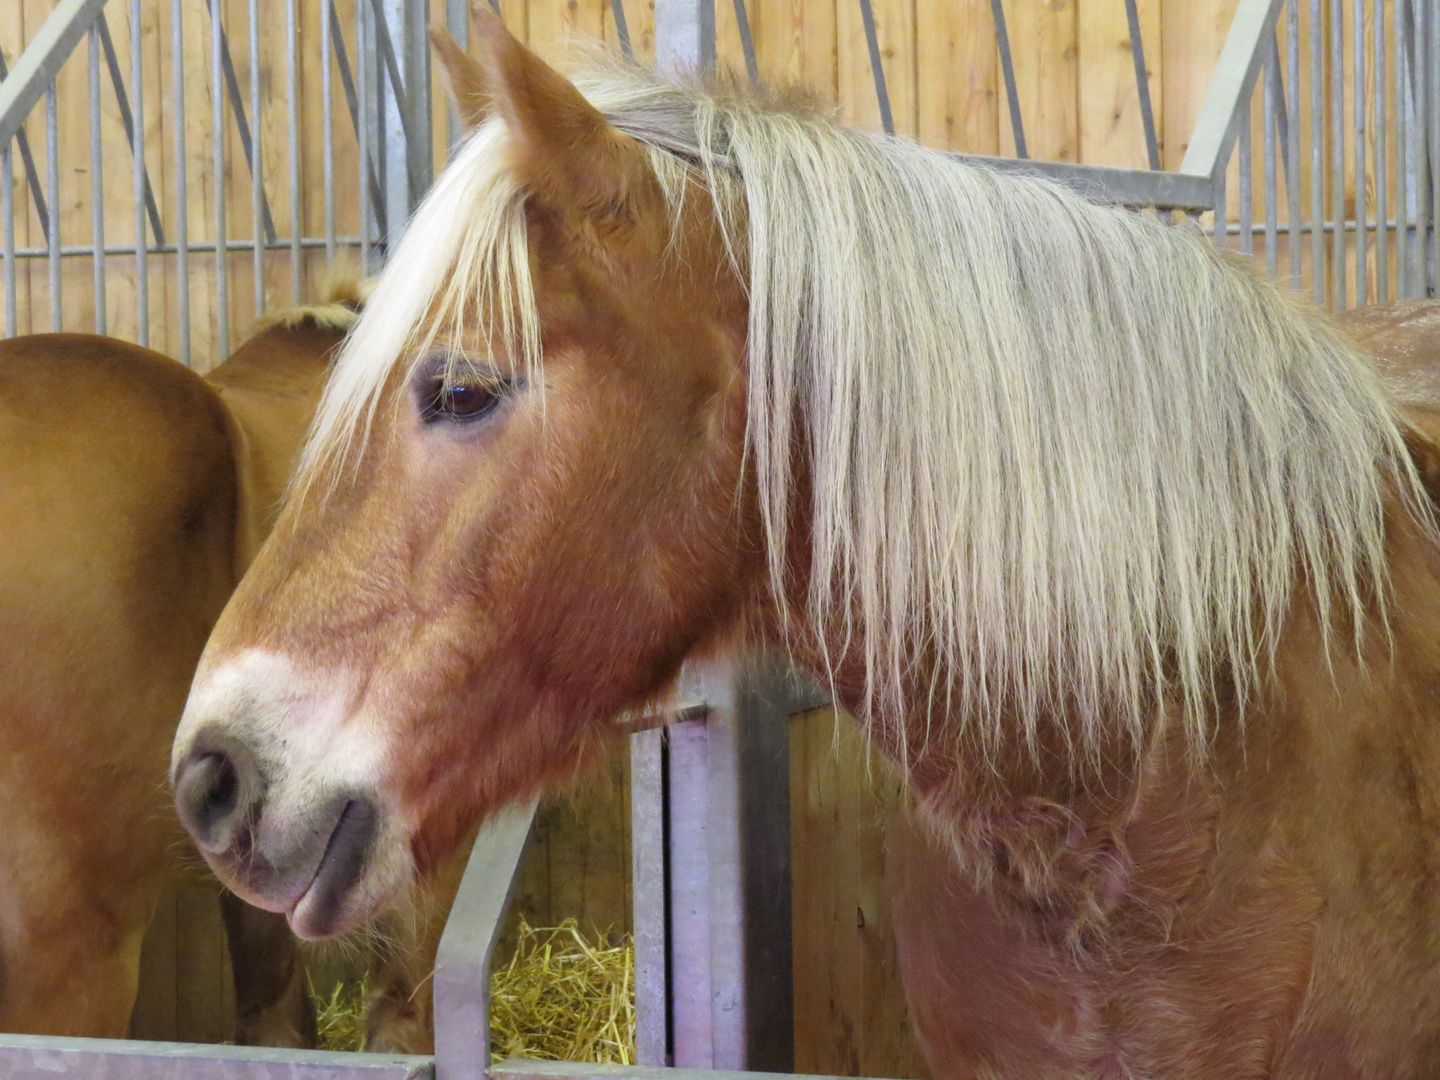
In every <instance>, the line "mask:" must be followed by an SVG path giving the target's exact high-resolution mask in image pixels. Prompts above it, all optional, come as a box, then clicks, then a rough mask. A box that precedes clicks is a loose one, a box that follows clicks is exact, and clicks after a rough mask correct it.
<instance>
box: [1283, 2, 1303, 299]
mask: <svg viewBox="0 0 1440 1080" xmlns="http://www.w3.org/2000/svg"><path fill="white" fill-rule="evenodd" d="M1285 63H1286V72H1287V74H1288V75H1289V86H1288V87H1287V88H1286V96H1287V97H1288V98H1289V110H1288V111H1289V113H1290V129H1289V130H1288V131H1287V132H1286V141H1287V142H1288V143H1289V144H1290V155H1289V162H1290V164H1289V166H1288V168H1287V169H1286V172H1285V195H1286V199H1285V201H1286V202H1288V203H1289V204H1290V206H1289V210H1290V286H1291V288H1293V289H1294V290H1295V291H1296V292H1299V291H1300V279H1301V274H1300V271H1301V261H1302V260H1301V246H1302V245H1301V233H1300V229H1301V221H1300V217H1301V208H1300V0H1287V4H1286V12H1285Z"/></svg>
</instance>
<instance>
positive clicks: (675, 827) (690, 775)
mask: <svg viewBox="0 0 1440 1080" xmlns="http://www.w3.org/2000/svg"><path fill="white" fill-rule="evenodd" d="M707 726H708V724H707V721H705V720H690V721H686V722H683V723H679V724H671V725H670V729H669V742H670V788H669V793H670V822H671V826H670V836H669V844H668V851H667V852H666V854H667V859H666V861H667V863H668V864H669V866H670V962H671V1001H672V1006H671V1007H672V1008H673V1010H674V1013H673V1015H674V1038H675V1065H676V1067H677V1068H682V1069H713V1068H715V1030H714V1014H713V1010H712V1008H711V1003H712V1000H713V997H714V995H713V987H712V984H711V941H710V895H711V883H710V837H709V833H708V828H709V824H710V801H709V795H710V770H709V762H708V753H707V750H708V747H707V739H706V735H707Z"/></svg>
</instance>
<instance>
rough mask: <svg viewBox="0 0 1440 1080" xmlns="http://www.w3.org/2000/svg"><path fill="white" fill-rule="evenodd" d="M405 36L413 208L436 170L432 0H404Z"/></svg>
mask: <svg viewBox="0 0 1440 1080" xmlns="http://www.w3.org/2000/svg"><path fill="white" fill-rule="evenodd" d="M401 14H402V15H403V16H404V24H403V26H402V29H403V30H404V39H403V41H402V43H401V57H402V60H403V70H404V72H405V87H406V95H405V100H406V102H407V103H408V108H407V109H406V112H407V114H408V115H409V117H410V127H409V130H408V132H407V134H406V140H405V152H406V161H407V163H408V165H409V176H410V185H411V190H410V206H409V207H408V209H407V214H406V218H407V220H408V218H409V214H408V210H413V209H414V208H415V207H416V206H418V205H419V203H420V198H421V196H423V195H424V194H425V192H426V191H427V190H429V188H430V182H431V180H433V179H434V172H435V148H434V139H433V133H432V131H431V127H432V124H431V118H430V82H431V80H430V35H429V33H428V32H427V30H428V28H429V25H430V0H401Z"/></svg>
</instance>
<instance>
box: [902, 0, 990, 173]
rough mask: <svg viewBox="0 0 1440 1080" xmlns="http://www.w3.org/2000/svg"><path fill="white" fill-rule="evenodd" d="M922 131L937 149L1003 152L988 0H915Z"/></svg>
mask: <svg viewBox="0 0 1440 1080" xmlns="http://www.w3.org/2000/svg"><path fill="white" fill-rule="evenodd" d="M915 28H916V33H915V49H916V52H915V62H916V80H917V84H918V86H919V100H918V104H917V109H918V124H919V128H918V135H919V138H920V141H921V142H923V143H925V145H927V146H933V147H935V148H936V149H937V150H954V151H960V152H963V153H968V154H987V155H995V154H998V153H999V152H1000V73H999V55H998V53H997V52H996V50H995V20H994V16H993V15H992V14H991V11H990V0H916V4H915Z"/></svg>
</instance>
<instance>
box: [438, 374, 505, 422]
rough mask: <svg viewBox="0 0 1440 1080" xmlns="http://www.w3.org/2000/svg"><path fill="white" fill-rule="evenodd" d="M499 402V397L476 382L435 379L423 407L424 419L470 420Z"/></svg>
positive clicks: (481, 414)
mask: <svg viewBox="0 0 1440 1080" xmlns="http://www.w3.org/2000/svg"><path fill="white" fill-rule="evenodd" d="M499 402H500V397H499V395H498V394H496V393H495V391H494V390H491V389H489V388H487V387H485V386H483V385H481V384H480V383H477V382H465V381H461V380H459V379H453V378H452V379H444V378H441V379H436V380H435V381H434V382H433V383H432V384H431V392H430V400H429V401H428V402H427V403H426V407H425V409H424V418H425V419H426V420H472V419H474V418H475V417H477V416H483V415H484V414H485V413H487V412H489V411H490V410H491V409H493V408H494V407H495V406H496V405H497V404H499Z"/></svg>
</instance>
